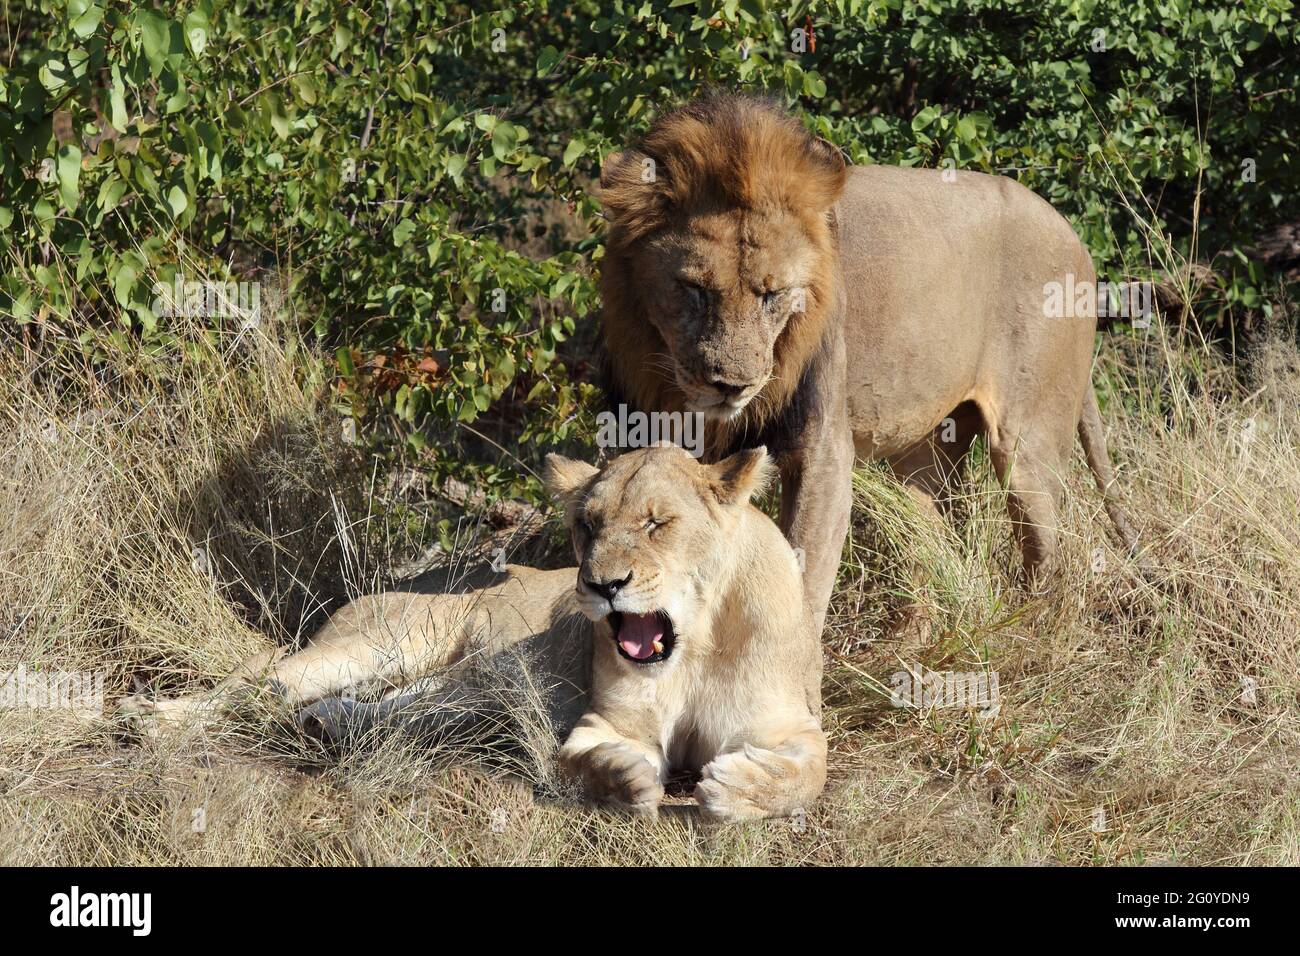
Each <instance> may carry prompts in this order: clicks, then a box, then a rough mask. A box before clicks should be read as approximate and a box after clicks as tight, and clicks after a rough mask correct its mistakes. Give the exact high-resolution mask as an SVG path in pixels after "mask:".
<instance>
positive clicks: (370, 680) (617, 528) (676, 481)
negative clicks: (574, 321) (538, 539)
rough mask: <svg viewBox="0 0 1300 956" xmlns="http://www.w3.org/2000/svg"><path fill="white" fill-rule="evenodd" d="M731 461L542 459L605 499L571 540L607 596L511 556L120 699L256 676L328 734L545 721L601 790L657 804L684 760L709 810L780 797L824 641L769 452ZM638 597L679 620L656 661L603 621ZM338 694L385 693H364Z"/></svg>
mask: <svg viewBox="0 0 1300 956" xmlns="http://www.w3.org/2000/svg"><path fill="white" fill-rule="evenodd" d="M733 460H739V464H738V465H736V466H734V467H733V468H732V471H731V472H718V471H717V470H716V469H718V468H722V467H723V466H722V465H719V466H702V465H699V464H697V463H696V462H695V461H694V460H692V459H691V458H690V457H689V456H687V455H686V454H685V453H684V452H682V451H681V450H680V449H677V448H655V449H646V450H644V451H641V452H636V453H633V454H631V455H627V456H624V458H622V459H618V460H616V461H615V462H613V463H612V464H611V465H609V466H607V468H606V469H605V470H604V471H603V472H600V473H599V474H598V473H596V471H595V469H593V468H591V467H590V466H584V465H579V464H578V463H576V462H567V461H565V460H563V459H554V457H553V460H552V462H551V464H550V468H551V478H550V485H551V487H552V488H553V489H554V490H555V491H556V492H557V493H558V495H559V496H560V497H562V498H564V499H565V500H566V501H568V502H569V509H568V510H569V511H570V512H573V511H574V510H575V509H586V512H587V513H591V510H592V509H593V508H595V507H596V506H597V505H596V503H597V502H605V506H604V510H603V511H602V517H601V518H600V519H599V520H600V522H601V531H600V533H599V534H597V535H596V536H595V537H594V538H592V539H591V540H588V541H585V542H582V543H581V544H579V545H578V547H579V557H580V558H581V559H582V562H583V563H582V569H581V573H583V574H589V573H591V569H592V568H604V569H605V570H606V571H609V570H610V569H611V568H614V567H617V573H618V575H619V576H620V578H626V579H627V580H629V581H634V582H635V585H634V586H629V587H628V588H626V589H624V592H623V593H622V594H621V595H617V596H615V597H614V598H613V599H612V600H611V601H609V602H606V603H608V607H606V606H605V604H601V603H600V602H602V601H604V600H605V599H604V598H597V597H594V596H593V595H592V594H591V593H589V592H588V593H585V594H584V592H583V588H582V585H581V584H580V585H579V587H578V588H577V589H575V586H574V581H575V578H578V579H579V581H580V582H581V581H582V580H583V578H581V577H580V569H578V568H565V569H562V570H557V571H539V570H535V569H532V568H526V567H517V566H509V567H508V568H507V569H506V571H505V573H504V574H503V575H496V580H495V581H494V582H493V583H491V584H490V585H488V586H486V587H479V588H472V589H469V590H466V591H464V592H463V593H425V592H423V591H421V590H419V589H414V590H408V591H390V592H384V593H380V594H375V595H369V596H366V597H362V598H358V599H357V600H355V601H353V602H351V603H350V604H348V605H346V606H345V607H343V608H342V609H340V610H339V611H337V612H335V613H334V614H333V615H332V616H331V618H330V620H329V621H328V622H327V623H326V624H325V626H324V627H323V628H321V630H320V631H319V632H318V633H317V634H316V636H315V637H314V638H313V640H312V641H311V643H310V644H309V645H308V646H307V647H306V648H304V649H303V650H302V651H299V652H298V653H296V654H292V655H288V656H282V655H280V654H278V653H273V654H266V655H260V656H258V657H256V658H254V659H252V660H250V661H248V662H246V663H245V664H244V665H243V666H242V667H241V668H240V669H239V670H238V671H237V672H236V673H235V674H234V675H232V676H231V677H230V678H228V679H227V680H226V681H224V682H223V683H222V684H221V685H219V686H218V687H217V688H216V689H215V690H213V691H209V692H207V693H203V694H197V695H193V696H191V697H185V698H179V699H175V700H147V699H144V698H142V697H133V698H129V699H127V700H126V701H123V702H122V705H121V706H120V711H121V712H122V713H124V714H128V715H131V716H134V717H137V718H139V717H147V718H150V719H151V720H152V722H153V724H154V726H158V725H159V724H163V725H166V724H181V723H184V722H187V721H190V720H193V719H195V718H197V719H200V720H212V719H215V718H216V717H218V716H219V714H220V712H221V711H223V710H225V709H227V708H229V707H230V706H232V705H234V704H236V703H237V702H238V701H239V700H241V699H242V698H243V697H244V696H245V695H246V694H247V693H249V692H250V691H252V690H254V689H256V688H263V689H269V690H271V691H273V692H274V693H275V694H276V695H277V697H278V698H279V699H281V700H283V701H284V702H285V703H287V704H289V705H291V706H293V707H296V708H303V710H302V711H301V714H300V719H301V720H302V722H303V724H304V726H307V727H309V728H310V729H312V730H314V731H315V732H317V733H320V734H322V735H324V736H326V737H328V738H332V739H338V738H341V737H348V736H356V735H359V734H361V733H366V732H369V731H371V730H373V729H375V728H376V727H381V726H387V727H389V728H391V729H394V730H401V731H404V732H410V733H417V734H422V735H430V736H431V735H443V734H449V733H455V734H456V735H458V736H460V737H462V739H463V738H464V737H466V736H470V735H472V734H473V733H474V732H475V729H476V728H477V727H481V726H485V725H486V726H490V727H493V728H495V729H496V730H497V731H499V730H500V729H501V727H502V725H503V723H505V722H506V721H510V720H518V719H520V718H524V719H527V720H535V719H537V718H541V721H540V722H542V723H545V724H547V725H548V729H549V730H550V731H551V732H553V733H554V734H556V735H558V736H560V737H562V738H563V737H567V740H566V742H565V744H564V747H563V748H562V750H561V752H560V759H561V763H562V764H563V766H564V767H565V768H566V769H567V770H568V771H569V772H570V773H571V774H572V775H573V776H575V777H577V778H579V779H581V780H582V782H583V783H584V785H585V787H586V789H587V791H588V792H589V793H590V794H591V795H592V796H594V797H597V798H599V799H604V800H608V801H610V802H613V803H616V804H619V805H622V806H625V807H628V808H631V809H634V810H637V811H644V812H653V811H654V810H656V809H657V806H658V802H659V799H660V798H661V797H662V795H663V783H664V782H665V781H666V779H667V777H668V775H669V773H670V772H672V771H676V770H684V771H691V772H698V773H701V774H702V778H703V779H702V781H701V783H700V787H699V790H698V791H697V796H698V798H699V800H700V803H701V805H702V806H703V808H704V809H705V811H706V812H708V813H709V814H710V815H712V816H715V817H718V818H723V819H740V818H746V817H755V816H769V815H777V814H787V813H790V812H793V811H794V810H796V809H798V808H799V807H802V806H806V805H807V804H808V803H809V802H811V801H812V800H813V799H814V798H815V797H816V795H817V794H818V793H820V791H821V788H822V785H823V783H824V780H825V753H826V745H825V739H824V737H823V736H822V733H821V727H820V706H821V704H820V702H821V696H820V673H821V667H820V662H821V656H820V649H819V648H818V646H817V643H816V641H815V639H813V638H811V637H809V636H807V635H806V634H805V632H804V630H803V628H801V626H800V625H801V622H802V618H801V609H802V597H803V596H802V584H801V579H800V574H799V568H798V564H797V562H796V559H795V556H794V553H793V552H792V551H791V549H790V547H789V545H788V544H787V543H786V542H785V539H784V538H783V537H782V535H781V532H780V531H779V530H778V529H777V527H776V526H775V525H774V524H773V523H772V521H771V520H770V519H769V518H767V517H766V516H765V515H764V514H763V513H762V512H761V511H759V510H758V509H757V508H755V507H754V506H753V505H751V504H749V501H748V499H749V492H750V490H752V488H753V487H755V486H757V485H758V484H760V483H761V480H762V474H761V473H762V471H763V469H764V468H765V467H766V464H765V463H766V458H765V457H764V456H762V454H761V453H745V454H744V455H739V456H735V459H733ZM724 464H725V463H724ZM646 509H655V510H656V512H657V513H659V514H660V515H669V514H670V515H671V517H670V518H668V519H667V520H666V523H671V525H672V527H671V529H665V530H663V531H662V532H659V533H658V534H657V536H656V537H654V538H653V540H651V537H650V535H649V534H648V533H647V534H644V535H642V534H640V533H639V532H638V530H637V529H639V527H640V525H641V524H642V523H643V522H644V520H645V519H644V518H643V512H644V511H646ZM575 520H577V519H575ZM575 534H576V532H575ZM575 544H577V542H576V541H575ZM593 602H595V604H593ZM596 605H599V607H596ZM643 611H645V612H651V611H653V612H658V613H662V614H665V615H667V616H669V617H670V619H671V621H672V622H673V632H672V633H673V638H672V640H673V647H672V648H671V649H670V655H669V656H666V657H665V658H664V659H662V660H660V661H658V662H655V663H648V664H640V663H638V662H636V661H634V660H632V659H630V658H628V657H627V655H626V654H621V653H620V652H619V650H618V648H617V646H616V640H615V635H614V631H613V629H612V625H611V623H610V621H611V617H610V615H611V614H613V613H614V612H617V613H618V614H620V615H622V614H627V615H629V616H632V615H637V614H640V613H641V612H643ZM345 691H355V692H362V693H365V692H370V693H375V692H388V693H387V696H386V697H385V699H384V700H382V701H379V702H376V703H361V702H357V701H356V700H354V699H352V695H351V694H349V695H348V696H347V697H346V698H340V697H339V696H337V695H340V694H343V693H344V692H345Z"/></svg>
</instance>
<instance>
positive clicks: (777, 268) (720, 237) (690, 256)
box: [636, 208, 817, 420]
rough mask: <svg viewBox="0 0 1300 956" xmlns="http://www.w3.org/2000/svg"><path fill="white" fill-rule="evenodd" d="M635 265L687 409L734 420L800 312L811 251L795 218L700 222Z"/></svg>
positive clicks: (723, 217) (736, 215)
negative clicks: (784, 334)
mask: <svg viewBox="0 0 1300 956" xmlns="http://www.w3.org/2000/svg"><path fill="white" fill-rule="evenodd" d="M636 256H637V258H638V259H639V262H638V263H637V268H636V272H637V273H638V274H639V275H640V276H641V277H643V279H644V280H645V281H644V282H643V284H642V285H641V286H640V288H641V290H642V292H643V294H644V295H645V296H646V297H647V299H648V302H647V313H648V315H649V317H650V321H651V322H652V323H653V324H654V325H655V327H656V329H657V330H658V332H659V334H660V336H661V337H662V338H663V340H664V342H665V344H666V345H667V347H668V352H669V358H671V362H672V370H673V375H674V377H675V379H676V382H677V387H678V388H679V389H681V391H682V393H683V394H684V395H685V397H686V405H687V409H688V410H689V411H697V412H702V413H704V414H705V415H706V416H708V417H711V418H716V419H721V420H727V419H731V418H734V417H735V416H737V415H739V414H740V412H741V411H742V410H743V409H744V408H745V406H746V405H747V404H749V402H751V401H752V400H753V399H754V397H755V396H756V395H758V393H759V392H760V391H762V389H763V386H764V385H766V384H767V382H768V380H769V379H770V377H771V376H772V374H773V368H774V362H775V355H776V351H777V342H778V340H779V339H780V337H781V333H782V332H783V331H784V330H785V328H786V326H787V325H788V324H789V322H790V320H791V318H792V317H793V316H795V315H796V314H798V313H801V312H803V311H804V310H805V309H806V308H807V301H808V294H807V290H808V286H809V285H810V283H811V280H812V274H813V268H814V263H815V261H816V258H817V251H816V247H815V246H814V245H813V244H812V242H811V241H810V239H809V237H808V236H807V235H806V234H805V233H804V229H803V225H802V223H801V222H800V220H799V218H798V217H796V216H794V215H792V214H791V213H789V212H787V211H786V210H784V209H781V208H772V209H768V210H765V211H764V210H749V211H743V212H742V211H739V210H727V211H722V212H712V213H701V214H698V215H693V216H691V217H690V218H689V219H687V220H686V221H685V222H684V223H683V224H682V225H680V226H678V227H677V228H674V229H670V230H668V231H665V232H662V233H660V234H658V235H656V236H654V237H652V238H651V239H650V240H649V241H648V242H646V243H645V244H644V246H643V248H642V250H641V251H639V252H638V253H636Z"/></svg>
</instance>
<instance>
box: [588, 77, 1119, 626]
mask: <svg viewBox="0 0 1300 956" xmlns="http://www.w3.org/2000/svg"><path fill="white" fill-rule="evenodd" d="M599 197H600V200H601V202H602V204H603V206H604V209H605V213H606V217H607V218H608V220H609V234H608V241H607V254H606V257H605V260H604V262H603V264H602V268H601V290H602V294H603V297H604V317H603V321H602V325H603V335H604V345H605V350H606V352H607V356H608V366H609V367H608V372H609V378H610V383H609V391H610V393H611V399H612V401H613V402H615V403H617V402H626V403H627V404H629V405H631V406H632V407H633V408H635V409H639V410H641V411H669V412H673V411H695V412H700V413H702V414H703V415H704V416H706V419H707V422H708V427H707V429H706V442H707V445H708V448H709V453H708V454H709V457H710V458H714V457H720V456H722V455H725V454H727V453H728V452H729V451H731V450H732V449H734V448H736V447H745V446H749V445H756V444H759V443H763V444H766V445H767V446H768V447H769V448H770V449H771V450H772V452H773V454H774V455H775V457H776V459H777V462H778V465H779V469H780V478H781V491H782V494H781V511H780V525H781V529H782V530H783V531H784V532H785V533H786V535H787V537H788V538H789V540H790V542H791V543H792V544H793V545H795V546H796V547H798V548H802V549H803V551H804V553H805V555H806V564H805V578H804V583H805V597H806V600H807V602H808V606H809V610H810V613H811V615H812V619H813V621H814V624H815V631H816V632H818V633H820V631H821V624H822V621H823V618H824V615H825V610H826V605H827V602H828V601H829V598H830V592H831V589H832V587H833V586H834V582H835V573H836V570H837V569H838V566H839V559H840V551H841V548H842V545H843V542H844V537H845V534H846V533H847V529H848V521H849V507H850V473H851V470H852V466H853V463H854V460H855V455H856V456H861V457H863V458H883V459H885V460H886V461H887V462H888V463H889V464H890V465H891V466H892V467H893V469H894V471H895V472H896V473H897V475H898V476H899V477H900V479H901V480H902V481H903V482H904V483H905V484H906V485H907V486H908V488H909V491H911V492H912V493H913V494H914V496H916V497H918V498H919V499H920V500H922V501H923V502H924V503H925V504H926V506H927V507H929V508H930V509H932V510H937V509H936V508H935V502H936V499H942V497H943V496H944V493H945V491H946V489H947V484H948V482H949V480H950V479H951V478H952V476H953V475H954V473H956V472H957V470H958V469H959V467H960V465H961V463H962V461H963V459H964V457H965V455H966V453H967V451H968V450H969V448H970V446H971V442H972V440H973V439H974V437H975V436H976V435H977V434H984V435H985V436H987V441H988V447H989V450H990V452H991V457H992V460H993V464H994V467H995V469H996V470H997V473H998V475H999V477H1000V479H1001V480H1002V482H1003V484H1004V485H1005V486H1006V488H1007V490H1008V492H1009V509H1010V512H1011V517H1012V519H1013V522H1014V526H1015V530H1016V532H1017V536H1018V538H1019V540H1020V544H1021V549H1022V557H1023V562H1024V568H1025V571H1026V576H1027V578H1028V579H1029V580H1030V581H1031V582H1032V581H1034V580H1036V579H1037V578H1038V577H1039V575H1040V572H1042V571H1043V570H1044V569H1045V568H1046V567H1047V566H1048V565H1049V563H1050V562H1051V560H1052V558H1053V556H1054V553H1055V552H1056V547H1057V531H1056V524H1057V509H1058V507H1059V503H1060V499H1061V494H1062V491H1063V485H1062V480H1061V476H1062V475H1063V474H1064V473H1065V471H1066V467H1067V464H1068V462H1069V459H1070V452H1071V450H1072V447H1073V442H1074V437H1075V435H1076V433H1077V435H1078V438H1079V440H1080V442H1081V443H1082V445H1083V449H1084V453H1085V455H1086V457H1087V461H1088V465H1089V466H1090V468H1091V469H1092V472H1093V475H1094V476H1095V478H1096V480H1097V483H1098V486H1099V487H1100V489H1101V491H1102V494H1103V496H1104V498H1105V501H1106V506H1107V510H1108V512H1109V514H1110V517H1111V519H1112V520H1113V521H1114V523H1115V526H1116V528H1117V530H1118V531H1119V533H1120V536H1121V537H1122V538H1123V541H1124V544H1125V545H1126V546H1127V547H1128V548H1129V550H1130V551H1132V550H1133V548H1134V547H1135V544H1136V541H1135V538H1134V535H1133V532H1132V529H1131V527H1130V524H1129V522H1128V520H1127V518H1126V516H1125V514H1124V512H1123V510H1122V507H1121V505H1120V503H1119V501H1118V500H1117V498H1116V496H1115V495H1114V493H1113V491H1112V487H1111V486H1112V484H1113V482H1114V476H1113V473H1112V470H1111V466H1110V461H1109V459H1108V457H1107V454H1106V448H1105V443H1104V441H1103V436H1102V426H1101V418H1100V416H1099V414H1098V410H1097V402H1096V399H1095V397H1094V395H1093V392H1092V388H1091V383H1090V376H1089V372H1090V367H1091V362H1092V349H1093V338H1094V332H1095V330H1096V318H1095V314H1096V310H1095V307H1094V306H1093V305H1092V304H1088V303H1086V302H1085V303H1084V304H1083V305H1082V307H1081V310H1080V311H1081V313H1082V314H1080V315H1078V316H1077V317H1074V318H1049V317H1047V316H1046V315H1045V314H1044V313H1045V309H1044V295H1045V286H1046V284H1048V283H1054V282H1055V283H1061V284H1062V286H1068V285H1071V281H1070V277H1071V275H1072V276H1073V287H1078V288H1084V287H1087V286H1086V284H1088V283H1092V282H1093V280H1094V273H1093V267H1092V262H1091V260H1090V259H1089V256H1088V253H1087V251H1086V250H1085V249H1084V247H1083V245H1082V244H1081V243H1080V242H1079V239H1078V238H1077V237H1076V236H1075V234H1074V232H1073V230H1072V229H1071V228H1070V225H1069V223H1067V222H1066V221H1065V219H1064V218H1062V217H1061V216H1060V215H1059V214H1058V213H1057V212H1056V211H1055V210H1053V209H1052V207H1051V206H1050V205H1048V204H1047V203H1046V202H1044V201H1043V200H1042V199H1040V198H1038V197H1037V196H1035V195H1034V194H1033V193H1032V192H1030V191H1029V190H1028V189H1025V188H1024V187H1022V186H1020V185H1019V184H1017V183H1016V182H1014V181H1012V180H1010V179H1005V178H1002V177H997V176H988V175H983V174H980V173H973V172H952V173H951V174H948V173H942V172H939V171H937V170H927V169H899V168H893V167H885V166H867V167H855V168H852V169H846V167H845V164H844V161H843V159H842V157H841V156H840V154H839V152H838V151H837V150H836V149H835V148H834V147H832V146H831V145H829V144H828V143H826V142H825V141H823V140H820V139H817V138H815V137H813V136H812V135H810V134H809V133H808V132H806V131H805V130H804V128H803V127H802V126H801V125H800V124H799V122H798V121H797V120H795V119H794V118H793V117H792V116H790V115H789V114H788V113H786V112H785V111H783V110H781V109H780V108H778V107H777V106H775V105H773V104H772V103H770V102H768V101H765V100H760V99H754V98H750V97H745V96H714V97H710V98H706V99H702V100H699V101H696V102H694V103H691V104H689V105H687V106H685V107H684V108H682V109H679V110H677V111H676V112H672V113H669V114H667V115H666V116H663V117H661V118H660V119H659V120H658V121H657V122H656V123H654V125H653V126H652V127H651V129H650V131H649V132H648V133H647V134H646V136H645V137H644V138H643V139H642V140H641V141H640V142H639V143H638V144H636V145H635V146H634V147H633V148H630V149H628V150H627V151H625V152H621V153H614V154H612V155H610V156H609V157H608V158H607V159H606V161H605V163H604V167H603V169H602V171H601V181H600V190H599Z"/></svg>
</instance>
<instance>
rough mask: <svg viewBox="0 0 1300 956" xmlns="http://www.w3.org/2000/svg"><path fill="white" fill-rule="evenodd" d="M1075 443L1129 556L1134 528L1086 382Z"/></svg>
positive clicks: (1135, 544)
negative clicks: (1086, 462) (1117, 484)
mask: <svg viewBox="0 0 1300 956" xmlns="http://www.w3.org/2000/svg"><path fill="white" fill-rule="evenodd" d="M1079 443H1080V444H1081V445H1083V455H1084V457H1085V458H1086V459H1087V460H1088V468H1089V470H1091V471H1092V476H1093V478H1094V479H1096V482H1097V489H1098V490H1099V491H1100V492H1101V496H1102V498H1103V500H1104V501H1105V503H1106V513H1107V514H1108V515H1110V520H1111V523H1112V524H1114V525H1115V531H1116V532H1117V533H1118V534H1119V537H1120V541H1121V542H1122V544H1123V545H1124V549H1125V550H1126V551H1127V552H1128V553H1129V555H1130V556H1136V555H1137V551H1138V538H1137V532H1136V531H1135V530H1134V529H1133V522H1132V519H1130V518H1129V514H1128V511H1127V510H1126V509H1125V508H1124V502H1123V500H1122V499H1121V498H1120V496H1119V494H1118V492H1117V491H1116V490H1115V470H1114V468H1112V467H1111V463H1110V455H1109V454H1107V452H1106V437H1105V434H1104V433H1103V431H1102V427H1101V410H1100V409H1099V408H1098V407H1097V396H1096V394H1095V393H1094V392H1093V390H1092V383H1089V384H1088V388H1087V395H1086V397H1085V398H1084V401H1083V415H1082V416H1081V417H1080V419H1079Z"/></svg>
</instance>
